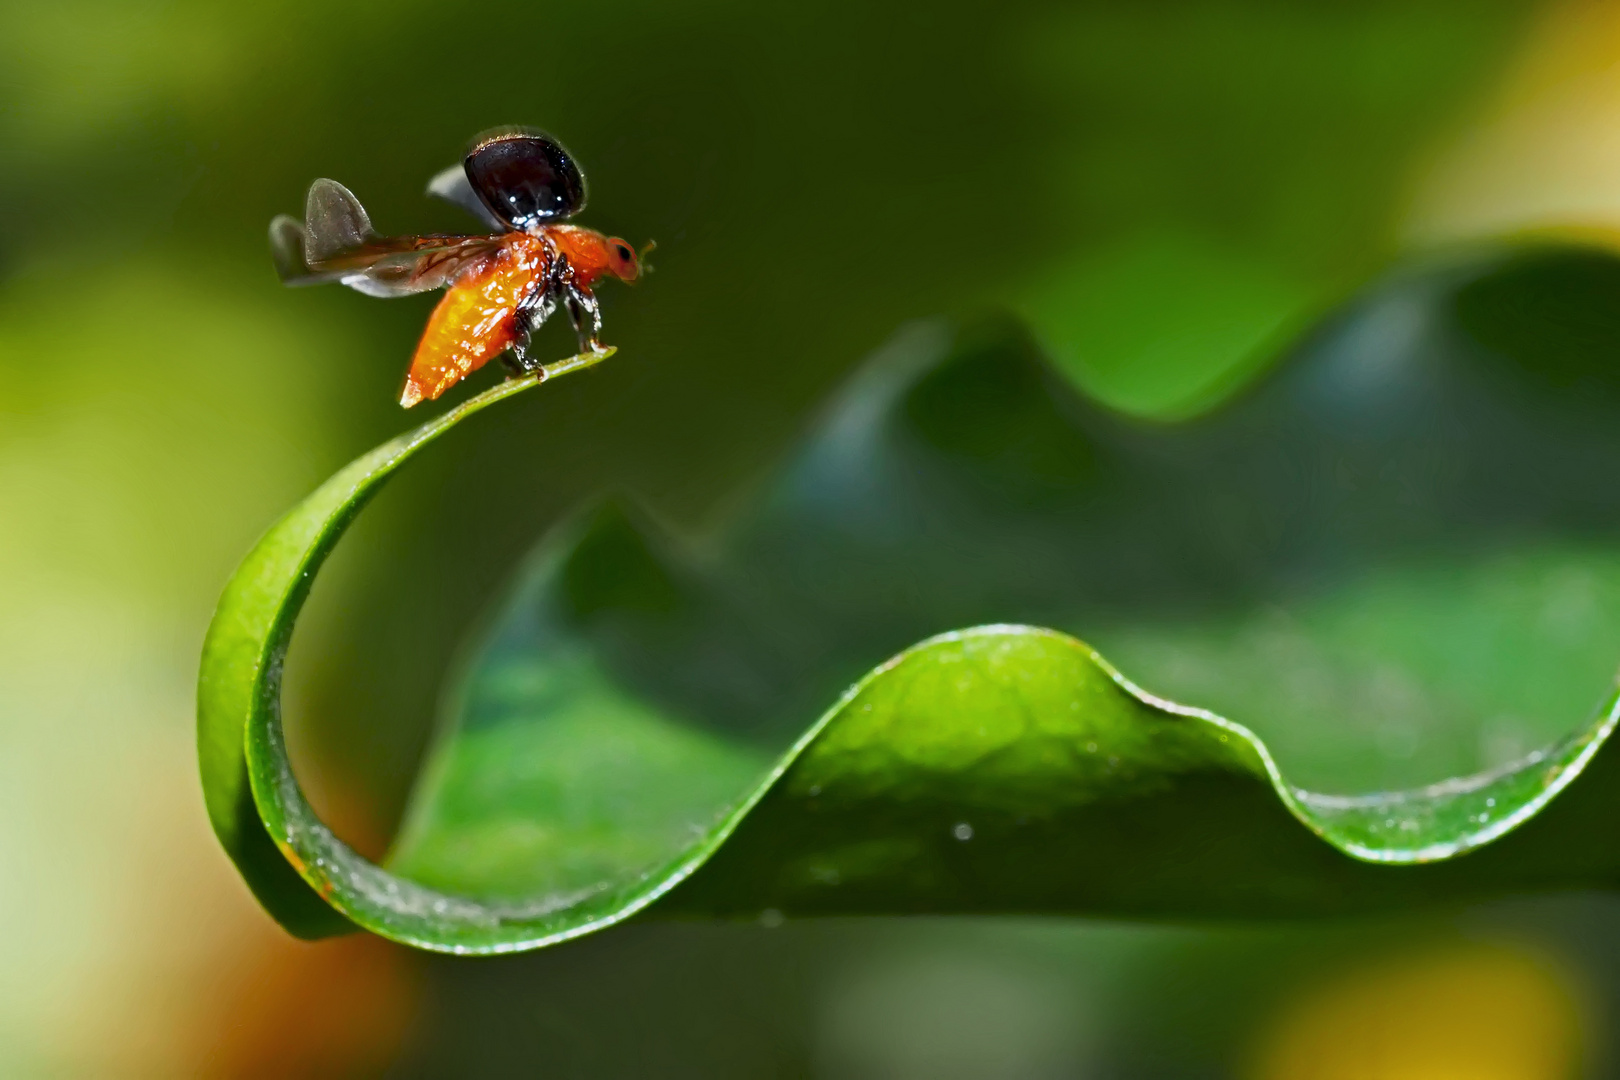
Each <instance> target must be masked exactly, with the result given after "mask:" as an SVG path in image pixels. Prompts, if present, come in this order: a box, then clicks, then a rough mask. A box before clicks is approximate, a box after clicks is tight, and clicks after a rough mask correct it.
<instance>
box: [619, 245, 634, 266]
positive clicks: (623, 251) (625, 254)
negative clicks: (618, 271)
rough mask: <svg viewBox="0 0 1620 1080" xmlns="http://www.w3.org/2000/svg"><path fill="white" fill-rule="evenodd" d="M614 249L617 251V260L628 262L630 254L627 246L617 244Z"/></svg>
mask: <svg viewBox="0 0 1620 1080" xmlns="http://www.w3.org/2000/svg"><path fill="white" fill-rule="evenodd" d="M616 250H617V251H618V253H619V260H620V261H621V262H629V261H630V259H631V254H630V249H629V248H627V247H625V246H624V245H623V244H619V245H618V246H617V249H616Z"/></svg>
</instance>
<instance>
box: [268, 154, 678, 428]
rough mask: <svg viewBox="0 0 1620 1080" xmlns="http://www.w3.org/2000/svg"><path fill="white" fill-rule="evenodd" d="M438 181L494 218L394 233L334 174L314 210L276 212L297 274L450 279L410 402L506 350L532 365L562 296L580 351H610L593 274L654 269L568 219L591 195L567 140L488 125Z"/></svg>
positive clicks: (398, 290) (510, 357)
mask: <svg viewBox="0 0 1620 1080" xmlns="http://www.w3.org/2000/svg"><path fill="white" fill-rule="evenodd" d="M427 190H428V193H429V194H431V195H436V196H438V197H440V198H443V199H447V200H449V201H450V202H453V203H455V204H456V205H458V206H460V207H462V208H463V209H466V210H469V211H471V212H472V213H473V214H474V215H475V216H477V217H478V218H479V219H480V220H482V221H483V222H484V223H485V224H486V225H487V226H489V228H490V229H491V230H492V231H491V232H490V233H489V234H486V235H476V236H459V235H439V234H431V235H420V236H392V237H384V236H381V235H379V234H378V233H377V231H376V229H374V228H373V227H372V225H371V218H370V217H369V216H368V215H367V214H366V210H365V207H363V206H362V205H361V204H360V200H359V199H357V198H355V196H354V194H353V192H351V191H350V190H349V189H348V188H346V187H344V186H343V185H342V184H340V183H338V182H337V181H336V180H326V179H321V180H316V181H315V182H314V183H313V184H311V185H310V187H309V196H308V198H307V199H306V200H305V203H304V220H303V221H298V220H297V219H296V218H293V217H291V216H290V215H287V214H281V215H278V216H277V217H276V218H275V220H273V221H271V222H270V251H271V254H272V256H273V257H274V259H275V264H276V272H277V274H279V275H280V277H281V280H282V282H283V283H285V284H287V285H318V284H321V283H323V282H329V281H336V282H340V283H342V284H344V285H347V286H349V287H350V288H351V289H355V290H356V291H358V292H362V293H365V294H366V295H368V296H384V297H387V296H407V295H409V294H411V293H418V292H427V291H429V290H432V289H445V290H446V291H445V294H444V297H443V299H441V300H440V301H439V304H438V306H437V307H435V308H434V309H433V314H432V315H431V316H430V317H429V318H428V323H427V327H426V328H425V329H424V330H423V331H422V339H421V341H419V342H418V343H417V346H416V353H415V355H414V356H412V358H411V366H410V371H409V373H408V374H407V375H406V378H405V389H404V391H403V392H402V393H401V394H400V399H399V403H400V404H401V405H403V406H404V407H406V408H410V407H411V406H412V405H415V404H416V403H417V402H419V401H422V400H424V399H425V400H430V401H431V400H432V399H434V398H437V397H438V396H439V395H440V394H443V393H444V392H445V391H446V390H448V389H450V388H451V387H452V386H454V385H455V384H456V383H458V382H460V381H461V380H462V379H464V378H466V377H467V376H468V375H470V374H472V373H473V372H474V371H477V370H478V369H479V368H481V367H483V366H484V365H485V364H487V363H488V362H489V361H490V360H493V359H494V358H495V357H497V356H502V354H505V355H504V361H505V363H506V365H507V367H508V369H509V370H510V371H511V372H512V373H513V374H523V373H525V372H530V371H534V370H535V369H537V368H538V367H539V366H540V365H539V362H538V361H536V360H535V359H533V358H532V357H531V356H530V355H529V335H530V334H532V333H533V332H534V331H535V330H536V329H537V328H538V327H539V326H540V325H541V324H542V323H543V322H545V320H546V319H547V318H548V317H550V316H551V315H552V314H553V313H554V312H555V311H556V310H557V309H558V308H559V307H561V308H563V309H564V310H566V311H567V313H568V317H569V320H570V321H571V322H572V323H573V325H574V330H575V332H576V333H577V334H578V336H579V347H580V351H581V352H584V351H586V350H591V351H594V352H600V351H601V350H602V345H601V341H600V338H601V334H602V314H601V309H600V308H599V307H598V305H597V300H596V294H595V292H594V291H593V290H594V287H595V285H596V283H597V282H598V281H600V280H602V279H603V278H604V277H615V278H618V279H619V280H620V281H627V282H630V281H635V280H636V279H637V278H638V277H639V276H640V275H641V274H642V272H643V270H644V268H643V266H642V260H641V257H640V255H638V254H637V252H636V251H635V249H634V248H632V247H631V246H630V245H629V244H628V243H626V242H625V241H624V240H621V239H619V238H618V237H616V236H605V235H603V234H602V233H599V232H597V231H596V230H595V229H587V228H584V227H583V226H580V225H571V224H568V223H567V222H568V219H569V218H572V217H573V216H574V215H575V214H577V213H579V212H580V211H581V210H583V209H584V208H585V175H584V173H582V172H581V171H580V168H579V165H578V163H577V162H576V161H575V159H574V156H573V155H572V154H570V153H569V152H568V151H567V149H565V148H564V147H563V145H562V144H561V143H560V142H558V141H557V140H556V139H554V138H553V137H552V136H550V135H548V134H546V133H545V132H544V131H540V130H538V129H536V128H527V127H506V128H497V129H495V130H493V131H487V132H484V133H483V134H481V135H479V136H477V137H476V138H474V139H473V141H472V143H471V145H470V146H469V148H468V150H467V153H466V155H465V157H463V158H462V160H461V162H460V164H457V165H452V166H451V167H450V168H448V169H445V170H444V171H443V172H441V173H439V174H438V175H437V176H435V177H434V178H433V179H432V180H431V181H429V183H428V188H427ZM649 246H650V245H649Z"/></svg>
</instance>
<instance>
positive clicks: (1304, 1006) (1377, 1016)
mask: <svg viewBox="0 0 1620 1080" xmlns="http://www.w3.org/2000/svg"><path fill="white" fill-rule="evenodd" d="M1579 1057H1580V1022H1579V1009H1578V1005H1577V998H1576V994H1575V993H1574V991H1573V989H1572V987H1571V985H1570V983H1569V980H1568V979H1567V977H1565V976H1564V975H1563V974H1562V973H1561V972H1560V971H1559V970H1558V969H1557V968H1556V967H1554V966H1553V965H1551V964H1550V963H1548V962H1546V961H1545V960H1542V959H1541V958H1538V957H1535V956H1532V955H1528V954H1526V953H1523V952H1520V951H1515V950H1510V949H1507V948H1501V947H1485V946H1475V947H1471V948H1466V949H1454V950H1449V951H1445V952H1440V953H1430V954H1426V955H1422V956H1414V957H1402V958H1398V959H1393V960H1390V961H1387V962H1385V963H1382V964H1377V965H1374V966H1370V967H1364V968H1360V969H1357V970H1355V971H1352V972H1349V973H1347V974H1345V975H1343V976H1341V977H1339V978H1338V979H1335V980H1332V981H1330V982H1328V983H1326V984H1323V985H1320V986H1318V987H1316V988H1314V989H1312V990H1309V991H1307V992H1306V994H1305V996H1303V997H1302V998H1298V999H1295V1000H1292V1001H1290V1002H1289V1003H1288V1004H1287V1005H1286V1006H1285V1007H1284V1008H1283V1010H1282V1011H1281V1012H1280V1014H1279V1015H1278V1016H1277V1017H1276V1018H1275V1019H1274V1020H1273V1021H1272V1023H1271V1024H1270V1025H1269V1026H1268V1028H1267V1030H1266V1031H1265V1033H1264V1035H1263V1038H1262V1040H1261V1044H1260V1052H1259V1054H1258V1055H1257V1059H1256V1063H1255V1064H1256V1067H1255V1068H1254V1069H1253V1070H1252V1075H1253V1076H1254V1077H1255V1078H1256V1080H1555V1078H1562V1077H1568V1076H1573V1075H1575V1071H1576V1065H1577V1062H1578V1060H1579Z"/></svg>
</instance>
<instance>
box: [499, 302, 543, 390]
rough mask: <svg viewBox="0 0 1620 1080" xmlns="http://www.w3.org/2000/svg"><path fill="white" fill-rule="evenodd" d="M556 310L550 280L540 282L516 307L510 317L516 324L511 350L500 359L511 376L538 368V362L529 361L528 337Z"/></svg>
mask: <svg viewBox="0 0 1620 1080" xmlns="http://www.w3.org/2000/svg"><path fill="white" fill-rule="evenodd" d="M556 310H557V293H556V287H555V285H554V284H553V283H552V282H551V281H550V280H547V281H544V282H542V283H541V284H540V287H539V288H537V289H535V290H534V292H533V293H531V294H530V295H529V296H528V297H527V298H526V299H524V301H523V302H522V303H521V304H519V305H518V309H517V311H516V313H514V315H513V316H512V317H513V320H514V321H515V324H516V325H515V326H514V327H513V330H514V333H513V338H512V348H511V350H510V351H509V352H507V353H506V354H504V355H503V356H502V357H501V363H502V364H504V365H505V367H506V370H507V371H509V372H511V373H512V374H513V375H525V374H527V373H529V372H531V371H533V370H534V369H535V368H537V367H539V366H540V364H539V361H537V360H531V359H529V335H530V334H532V333H534V332H535V331H536V330H538V329H539V328H540V326H541V324H542V323H544V322H545V321H546V320H547V319H549V318H550V317H551V313H552V312H554V311H556Z"/></svg>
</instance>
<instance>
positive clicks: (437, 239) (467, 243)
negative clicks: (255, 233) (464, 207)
mask: <svg viewBox="0 0 1620 1080" xmlns="http://www.w3.org/2000/svg"><path fill="white" fill-rule="evenodd" d="M500 245H501V240H500V237H498V236H395V237H382V236H378V235H377V231H376V230H375V229H373V228H372V226H371V218H370V217H369V216H368V215H367V214H366V211H365V208H364V207H363V206H361V205H360V200H359V199H356V198H355V197H354V194H353V193H352V192H350V191H349V189H348V188H346V187H344V186H343V185H342V184H340V183H338V182H337V181H335V180H317V181H315V182H314V183H313V184H311V185H310V188H309V198H308V200H306V202H305V204H304V220H303V221H302V222H299V221H296V220H294V219H293V218H291V217H289V216H288V215H286V214H282V215H280V216H278V217H277V218H276V219H275V220H274V221H272V222H271V223H270V252H271V255H272V257H273V258H274V259H275V264H276V272H277V274H279V275H280V277H281V280H282V281H283V282H284V283H285V284H288V285H319V284H322V283H324V282H329V281H337V282H341V283H342V284H344V285H347V286H349V287H350V288H351V289H354V290H356V291H358V292H362V293H365V294H366V295H368V296H384V297H387V296H408V295H410V294H411V293H419V292H427V291H429V290H431V289H439V288H443V287H444V286H446V285H448V284H450V282H452V281H454V280H455V279H456V277H457V276H458V275H460V274H461V272H462V271H463V270H465V269H466V268H467V267H469V266H472V265H475V264H476V263H478V262H480V261H482V260H483V259H485V258H487V257H488V256H490V255H491V254H493V253H494V252H496V251H497V250H499V248H500Z"/></svg>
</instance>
